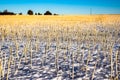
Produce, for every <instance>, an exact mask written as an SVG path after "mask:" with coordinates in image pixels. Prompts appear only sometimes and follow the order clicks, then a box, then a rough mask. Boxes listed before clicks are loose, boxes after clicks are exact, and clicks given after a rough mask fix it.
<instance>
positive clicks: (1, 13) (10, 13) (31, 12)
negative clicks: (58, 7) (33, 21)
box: [0, 10, 58, 15]
mask: <svg viewBox="0 0 120 80" xmlns="http://www.w3.org/2000/svg"><path fill="white" fill-rule="evenodd" d="M0 15H23V13H22V12H21V13H14V12H9V11H8V10H4V11H3V12H0ZM27 15H58V14H56V13H54V14H52V13H51V12H50V11H46V12H45V13H44V14H42V13H40V12H38V13H36V12H35V13H34V12H33V11H32V10H28V11H27Z"/></svg>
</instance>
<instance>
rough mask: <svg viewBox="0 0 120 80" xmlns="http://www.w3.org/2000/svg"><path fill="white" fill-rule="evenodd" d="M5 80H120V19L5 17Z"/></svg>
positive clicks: (1, 34)
mask: <svg viewBox="0 0 120 80" xmlns="http://www.w3.org/2000/svg"><path fill="white" fill-rule="evenodd" d="M0 48H1V49H0V76H1V77H0V78H1V79H7V80H9V79H24V80H26V79H33V80H34V79H35V80H37V79H39V80H41V79H46V80H47V79H48V80H51V79H55V80H63V79H73V80H74V79H75V80H76V79H80V80H81V79H90V80H94V79H101V80H102V79H108V80H109V79H116V80H119V79H120V67H119V66H120V15H78V16H25V15H23V16H18V15H16V16H0Z"/></svg>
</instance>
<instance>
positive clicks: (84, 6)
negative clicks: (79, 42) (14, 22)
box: [0, 0, 120, 15]
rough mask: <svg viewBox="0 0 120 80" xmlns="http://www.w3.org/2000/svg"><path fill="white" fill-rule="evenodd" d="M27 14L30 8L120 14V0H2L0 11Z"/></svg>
mask: <svg viewBox="0 0 120 80" xmlns="http://www.w3.org/2000/svg"><path fill="white" fill-rule="evenodd" d="M5 9H7V10H8V11H12V12H15V13H20V12H22V13H23V14H26V13H27V11H28V10H29V9H31V10H33V11H34V12H40V13H42V14H43V13H45V11H47V10H49V11H51V12H52V13H58V14H62V15H64V14H70V15H73V14H75V15H78V14H90V9H91V10H92V14H120V0H0V11H3V10H5Z"/></svg>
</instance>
